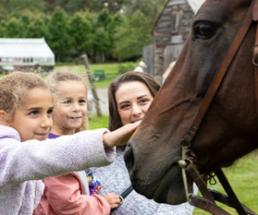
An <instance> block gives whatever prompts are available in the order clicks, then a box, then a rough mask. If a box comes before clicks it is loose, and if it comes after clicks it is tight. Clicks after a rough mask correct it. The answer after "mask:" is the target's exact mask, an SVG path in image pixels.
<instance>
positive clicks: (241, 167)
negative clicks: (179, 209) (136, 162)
mask: <svg viewBox="0 0 258 215" xmlns="http://www.w3.org/2000/svg"><path fill="white" fill-rule="evenodd" d="M107 122H108V117H106V116H105V117H101V118H95V117H92V118H91V119H90V120H89V127H90V129H94V128H100V127H106V126H107ZM257 169H258V155H257V152H256V153H252V154H250V155H247V156H246V157H244V158H242V159H240V160H239V161H237V162H236V163H235V164H234V165H233V166H231V167H229V168H225V169H224V172H225V174H226V176H227V178H228V180H229V182H230V184H231V186H232V188H233V190H234V191H235V193H236V195H237V197H238V198H239V200H240V201H241V202H242V203H244V204H245V205H247V206H248V207H249V208H250V209H252V210H253V211H255V212H256V213H258V171H257ZM210 187H211V188H212V189H215V190H218V191H220V192H223V188H222V187H221V186H220V185H219V184H216V185H214V186H210ZM223 208H225V209H226V210H227V211H228V212H230V213H231V214H236V212H235V211H234V210H232V209H229V208H228V207H225V206H223ZM208 214H209V213H206V212H204V211H202V210H200V209H195V211H194V215H208Z"/></svg>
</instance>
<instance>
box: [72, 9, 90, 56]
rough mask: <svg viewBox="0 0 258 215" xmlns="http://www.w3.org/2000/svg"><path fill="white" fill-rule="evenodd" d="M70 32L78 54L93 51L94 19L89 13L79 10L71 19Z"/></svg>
mask: <svg viewBox="0 0 258 215" xmlns="http://www.w3.org/2000/svg"><path fill="white" fill-rule="evenodd" d="M69 32H70V35H71V36H72V47H73V52H74V53H75V55H76V56H80V55H82V54H83V53H91V52H92V50H93V46H94V45H93V43H94V35H93V21H92V19H91V18H90V15H89V14H87V13H85V12H77V13H76V14H75V15H74V16H73V17H72V18H71V20H70V30H69Z"/></svg>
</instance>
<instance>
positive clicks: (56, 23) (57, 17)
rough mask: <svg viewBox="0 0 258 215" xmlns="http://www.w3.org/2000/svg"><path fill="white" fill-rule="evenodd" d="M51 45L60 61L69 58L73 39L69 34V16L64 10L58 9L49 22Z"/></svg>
mask: <svg viewBox="0 0 258 215" xmlns="http://www.w3.org/2000/svg"><path fill="white" fill-rule="evenodd" d="M49 34H50V35H49V45H50V47H51V48H52V49H53V51H54V53H55V55H56V58H57V60H58V61H63V60H65V58H66V57H68V56H69V52H70V50H71V48H72V47H71V45H72V37H71V35H70V34H69V16H68V15H67V14H66V13H65V11H64V10H62V9H60V8H57V9H56V10H55V11H54V12H53V14H52V16H51V18H50V22H49Z"/></svg>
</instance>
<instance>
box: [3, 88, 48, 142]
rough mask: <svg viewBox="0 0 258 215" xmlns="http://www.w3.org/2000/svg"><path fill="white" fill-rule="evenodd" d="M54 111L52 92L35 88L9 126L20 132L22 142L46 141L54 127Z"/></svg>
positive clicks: (14, 114) (30, 91)
mask: <svg viewBox="0 0 258 215" xmlns="http://www.w3.org/2000/svg"><path fill="white" fill-rule="evenodd" d="M52 110H53V99H52V95H51V93H50V91H49V90H48V89H46V88H34V89H31V90H29V91H28V93H27V95H26V96H25V97H24V99H23V101H22V103H21V104H20V105H19V106H18V107H17V108H16V110H15V111H14V113H13V115H12V117H11V120H10V121H9V123H8V124H9V125H10V126H11V127H13V128H15V129H16V130H17V131H18V132H19V134H20V136H21V140H22V141H25V140H30V139H37V140H45V139H46V138H47V137H48V134H49V132H50V130H51V126H52Z"/></svg>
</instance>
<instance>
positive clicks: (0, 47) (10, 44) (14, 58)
mask: <svg viewBox="0 0 258 215" xmlns="http://www.w3.org/2000/svg"><path fill="white" fill-rule="evenodd" d="M54 64H55V56H54V54H53V52H52V51H51V49H50V48H49V46H48V44H47V43H46V41H45V39H44V38H40V39H16V38H0V66H1V67H2V68H7V67H15V66H19V67H20V66H36V65H39V66H43V67H44V66H46V67H53V66H54Z"/></svg>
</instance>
